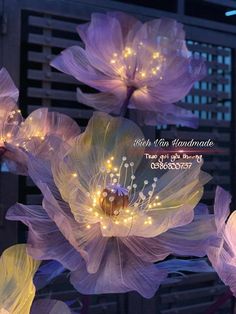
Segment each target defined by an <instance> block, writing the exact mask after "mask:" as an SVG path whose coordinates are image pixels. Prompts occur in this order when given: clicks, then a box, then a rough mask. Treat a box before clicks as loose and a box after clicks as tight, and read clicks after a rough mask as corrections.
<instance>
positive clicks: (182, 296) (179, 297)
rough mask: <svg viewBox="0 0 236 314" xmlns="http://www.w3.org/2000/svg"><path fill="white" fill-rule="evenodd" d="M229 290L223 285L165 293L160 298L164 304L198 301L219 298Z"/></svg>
mask: <svg viewBox="0 0 236 314" xmlns="http://www.w3.org/2000/svg"><path fill="white" fill-rule="evenodd" d="M226 290H227V287H225V286H222V285H216V286H213V287H207V288H199V289H187V290H185V291H176V292H169V293H163V294H162V295H161V296H160V299H161V302H163V303H175V302H177V301H185V300H189V299H193V300H194V301H195V300H196V299H199V298H202V297H205V296H217V295H220V294H223V293H224V292H225V291H226Z"/></svg>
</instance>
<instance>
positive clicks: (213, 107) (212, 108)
mask: <svg viewBox="0 0 236 314" xmlns="http://www.w3.org/2000/svg"><path fill="white" fill-rule="evenodd" d="M179 106H181V107H182V108H185V109H188V110H198V111H205V112H222V113H228V112H230V110H229V108H228V107H225V106H223V105H220V104H218V103H212V104H191V103H183V102H181V103H179Z"/></svg>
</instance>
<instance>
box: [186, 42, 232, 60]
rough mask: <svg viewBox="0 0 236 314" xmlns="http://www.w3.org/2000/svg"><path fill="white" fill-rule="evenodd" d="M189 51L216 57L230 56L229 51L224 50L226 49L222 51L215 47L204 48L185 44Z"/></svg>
mask: <svg viewBox="0 0 236 314" xmlns="http://www.w3.org/2000/svg"><path fill="white" fill-rule="evenodd" d="M187 46H188V48H189V50H191V51H196V52H205V53H209V54H213V55H217V56H225V57H227V56H229V55H230V51H229V50H226V49H222V48H217V47H212V46H204V45H200V44H196V43H193V44H190V43H189V44H187Z"/></svg>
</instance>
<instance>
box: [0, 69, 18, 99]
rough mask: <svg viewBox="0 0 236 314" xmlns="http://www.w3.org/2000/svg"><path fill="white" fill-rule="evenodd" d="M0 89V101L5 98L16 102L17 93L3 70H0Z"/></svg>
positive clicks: (10, 79) (7, 74)
mask: <svg viewBox="0 0 236 314" xmlns="http://www.w3.org/2000/svg"><path fill="white" fill-rule="evenodd" d="M0 88H1V91H0V99H1V98H5V97H7V98H11V99H13V100H14V101H17V100H18V97H19V91H18V89H17V88H16V86H15V84H14V82H13V80H12V78H11V77H10V75H9V73H8V72H7V70H6V69H5V68H2V69H1V70H0Z"/></svg>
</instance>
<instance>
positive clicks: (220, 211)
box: [214, 186, 231, 232]
mask: <svg viewBox="0 0 236 314" xmlns="http://www.w3.org/2000/svg"><path fill="white" fill-rule="evenodd" d="M230 202H231V195H230V193H228V192H226V191H225V190H224V189H222V188H221V187H220V186H217V188H216V193H215V203H214V213H215V221H216V227H217V230H218V232H222V231H223V230H224V227H225V221H226V219H227V217H228V216H229V214H230V210H229V204H230ZM227 226H228V223H227Z"/></svg>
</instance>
